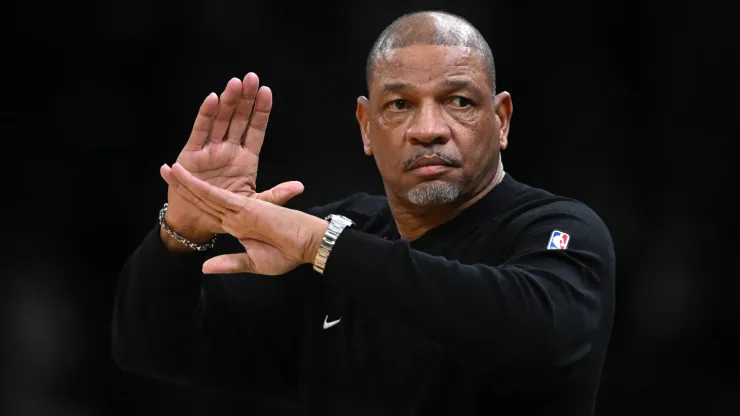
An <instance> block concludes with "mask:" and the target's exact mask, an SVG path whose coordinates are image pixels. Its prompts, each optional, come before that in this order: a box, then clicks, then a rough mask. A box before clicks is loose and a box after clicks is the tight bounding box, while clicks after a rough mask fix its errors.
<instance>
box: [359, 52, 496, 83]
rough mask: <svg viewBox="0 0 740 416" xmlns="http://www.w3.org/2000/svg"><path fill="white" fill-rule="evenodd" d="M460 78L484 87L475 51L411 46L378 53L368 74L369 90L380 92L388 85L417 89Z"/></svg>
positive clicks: (485, 78)
mask: <svg viewBox="0 0 740 416" xmlns="http://www.w3.org/2000/svg"><path fill="white" fill-rule="evenodd" d="M460 76H464V77H465V78H468V79H470V80H471V81H472V82H473V84H476V85H477V86H478V87H479V88H486V87H487V86H488V79H487V72H486V68H485V66H484V64H483V60H482V59H481V57H480V55H479V54H478V52H477V51H476V50H474V49H472V48H467V47H463V46H441V45H412V46H407V47H404V48H398V49H392V50H388V51H384V52H382V53H381V55H380V57H379V59H378V61H377V63H376V64H375V67H374V68H373V71H372V74H371V78H370V89H371V90H378V89H382V88H383V85H384V84H386V83H389V82H392V83H403V84H408V85H410V86H417V87H421V86H425V85H434V84H439V83H441V82H443V81H444V80H446V79H449V78H455V77H460Z"/></svg>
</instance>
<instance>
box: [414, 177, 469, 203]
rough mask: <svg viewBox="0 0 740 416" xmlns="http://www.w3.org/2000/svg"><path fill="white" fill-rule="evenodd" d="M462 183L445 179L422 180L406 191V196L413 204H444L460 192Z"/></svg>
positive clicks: (456, 197) (454, 199)
mask: <svg viewBox="0 0 740 416" xmlns="http://www.w3.org/2000/svg"><path fill="white" fill-rule="evenodd" d="M462 189H463V187H462V185H460V184H459V183H454V182H446V181H439V180H437V181H429V182H422V183H420V184H418V185H416V186H414V187H413V188H411V189H409V191H408V192H406V198H407V199H408V200H409V202H411V203H412V204H414V205H419V206H429V205H444V204H449V203H452V202H455V201H457V200H458V198H459V197H460V195H461V194H462Z"/></svg>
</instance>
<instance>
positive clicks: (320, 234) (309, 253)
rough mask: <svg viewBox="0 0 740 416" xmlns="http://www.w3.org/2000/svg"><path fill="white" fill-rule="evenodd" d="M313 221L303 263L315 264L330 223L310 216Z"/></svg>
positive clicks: (310, 225) (310, 224)
mask: <svg viewBox="0 0 740 416" xmlns="http://www.w3.org/2000/svg"><path fill="white" fill-rule="evenodd" d="M310 217H311V221H310V223H309V227H308V229H309V233H308V235H309V238H308V242H307V244H306V249H305V250H304V255H303V263H308V264H313V262H314V260H315V259H316V254H317V253H318V252H319V247H320V246H321V241H322V240H323V239H324V234H326V229H327V228H328V227H329V221H326V220H322V219H321V218H317V217H314V216H313V215H311V216H310Z"/></svg>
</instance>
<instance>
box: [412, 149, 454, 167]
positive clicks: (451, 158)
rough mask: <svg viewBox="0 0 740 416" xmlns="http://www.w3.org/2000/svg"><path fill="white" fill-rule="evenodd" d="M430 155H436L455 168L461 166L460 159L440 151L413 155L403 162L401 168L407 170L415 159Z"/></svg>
mask: <svg viewBox="0 0 740 416" xmlns="http://www.w3.org/2000/svg"><path fill="white" fill-rule="evenodd" d="M430 156H435V157H438V158H440V159H442V160H444V161H445V163H447V164H448V165H450V166H452V167H455V168H459V167H460V166H462V161H461V160H460V159H458V158H456V157H454V156H449V155H446V154H444V153H440V152H422V153H419V154H416V155H414V156H413V157H411V158H410V159H408V160H407V161H406V162H404V164H403V168H404V170H408V169H409V167H410V166H411V164H412V163H414V162H416V161H417V160H419V159H421V158H424V157H430Z"/></svg>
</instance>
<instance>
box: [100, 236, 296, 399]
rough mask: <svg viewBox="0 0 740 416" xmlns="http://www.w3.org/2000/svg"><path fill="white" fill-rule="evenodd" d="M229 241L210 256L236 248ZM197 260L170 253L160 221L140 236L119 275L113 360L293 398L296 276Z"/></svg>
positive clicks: (184, 380)
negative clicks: (215, 269)
mask: <svg viewBox="0 0 740 416" xmlns="http://www.w3.org/2000/svg"><path fill="white" fill-rule="evenodd" d="M222 240H226V241H223V242H224V243H226V242H228V236H224V237H223V238H222ZM232 243H235V244H233V247H232V249H231V250H229V249H224V248H223V247H221V249H220V250H217V252H215V253H213V254H214V255H215V254H221V253H219V251H221V252H222V253H223V252H235V251H236V250H237V249H238V248H240V247H241V246H240V245H238V242H236V241H235V240H234V241H232ZM218 248H219V247H218V246H217V248H216V249H218ZM216 249H214V250H216ZM206 259H207V257H206V255H204V254H202V253H189V254H181V253H173V252H170V251H169V250H168V249H167V248H166V247H165V245H164V244H163V243H162V241H161V239H160V236H159V227H156V228H155V229H154V230H152V231H151V232H150V233H149V234H148V235H147V236H146V238H145V239H144V241H143V242H142V244H141V245H140V246H139V247H138V248H137V250H136V251H135V252H134V253H133V254H132V255H131V257H130V258H129V259H128V261H127V262H126V264H125V266H124V268H123V272H122V274H121V276H120V279H119V282H118V287H117V292H116V295H115V304H114V312H113V322H112V353H113V358H114V360H115V361H116V363H117V364H118V365H119V366H120V367H121V368H122V369H123V370H125V371H127V372H131V373H135V374H138V375H143V376H147V377H152V378H156V379H159V380H164V381H169V382H173V383H177V384H180V385H186V386H193V387H200V388H206V389H218V390H223V389H226V390H228V389H239V390H240V391H247V392H252V393H255V394H259V395H264V396H271V397H275V398H291V397H294V396H295V394H297V391H296V389H297V385H298V379H297V378H298V377H299V375H298V374H297V371H298V368H299V365H297V361H298V360H300V359H301V354H299V353H298V352H299V351H300V350H301V346H300V337H299V331H300V322H299V321H298V320H299V319H300V316H301V314H300V311H299V309H300V299H299V298H297V297H296V295H297V294H298V291H299V290H300V288H298V287H297V286H295V285H296V284H297V283H299V281H300V280H301V279H300V276H298V275H297V274H296V273H293V274H287V275H284V276H280V277H273V276H255V275H248V274H240V275H203V274H202V272H201V267H202V264H203V262H204V261H205V260H206ZM303 280H305V279H303Z"/></svg>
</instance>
